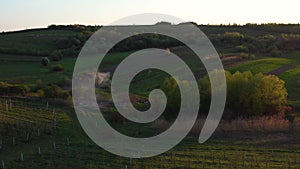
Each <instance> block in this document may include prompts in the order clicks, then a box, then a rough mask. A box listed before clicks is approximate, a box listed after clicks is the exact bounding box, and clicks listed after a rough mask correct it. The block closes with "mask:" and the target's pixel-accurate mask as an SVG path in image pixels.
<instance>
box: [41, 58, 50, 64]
mask: <svg viewBox="0 0 300 169" xmlns="http://www.w3.org/2000/svg"><path fill="white" fill-rule="evenodd" d="M49 63H50V60H49V59H48V57H42V60H41V64H42V66H48V65H49Z"/></svg>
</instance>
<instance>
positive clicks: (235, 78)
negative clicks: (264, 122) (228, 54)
mask: <svg viewBox="0 0 300 169" xmlns="http://www.w3.org/2000/svg"><path fill="white" fill-rule="evenodd" d="M225 74H226V79H227V101H226V110H227V111H226V113H227V118H230V119H232V118H236V117H245V118H248V117H253V116H263V115H267V116H268V115H275V114H279V113H281V112H282V111H283V109H284V108H285V106H286V102H287V95H288V93H287V90H286V88H285V82H284V81H283V80H281V79H279V78H278V77H277V76H275V75H263V74H261V73H259V74H252V73H251V72H250V71H247V72H243V73H241V72H236V73H234V74H231V73H230V72H226V73H225ZM185 84H186V85H187V84H188V82H185ZM198 84H199V88H200V96H201V106H200V113H204V112H207V111H208V109H209V106H210V102H211V87H210V81H209V78H208V77H207V76H206V77H204V78H202V79H200V80H199V83H198ZM162 90H163V91H164V92H165V93H166V95H167V97H168V105H167V107H166V117H167V118H174V117H176V115H177V114H176V112H178V110H179V109H180V91H179V88H178V86H177V83H176V81H175V80H174V79H173V78H167V79H166V80H165V82H164V83H163V85H162ZM228 112H230V113H228Z"/></svg>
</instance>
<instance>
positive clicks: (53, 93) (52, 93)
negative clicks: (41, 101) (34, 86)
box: [38, 85, 70, 99]
mask: <svg viewBox="0 0 300 169" xmlns="http://www.w3.org/2000/svg"><path fill="white" fill-rule="evenodd" d="M38 94H40V95H43V96H44V97H46V98H62V99H68V98H69V97H70V92H69V91H64V90H62V89H61V88H60V87H59V86H57V85H49V86H46V87H45V88H43V89H40V90H38Z"/></svg>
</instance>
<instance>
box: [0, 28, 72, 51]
mask: <svg viewBox="0 0 300 169" xmlns="http://www.w3.org/2000/svg"><path fill="white" fill-rule="evenodd" d="M76 34H77V33H76V32H73V31H65V30H34V31H25V32H12V33H7V34H1V35H0V46H1V48H4V49H30V50H37V51H40V52H52V51H53V50H55V49H56V47H55V40H59V39H66V38H69V37H73V36H75V35H76Z"/></svg>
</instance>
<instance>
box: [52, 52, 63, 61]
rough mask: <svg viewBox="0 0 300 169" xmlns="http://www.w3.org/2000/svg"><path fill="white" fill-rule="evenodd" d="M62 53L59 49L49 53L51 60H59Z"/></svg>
mask: <svg viewBox="0 0 300 169" xmlns="http://www.w3.org/2000/svg"><path fill="white" fill-rule="evenodd" d="M62 57H63V55H62V53H61V52H60V51H54V52H53V53H52V54H51V60H52V61H55V62H57V61H60V60H61V59H62Z"/></svg>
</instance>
